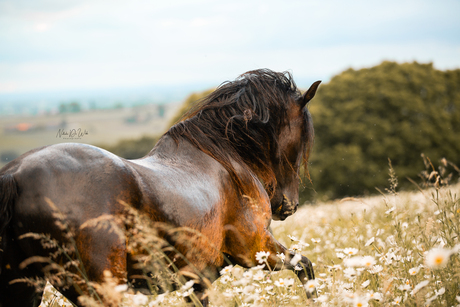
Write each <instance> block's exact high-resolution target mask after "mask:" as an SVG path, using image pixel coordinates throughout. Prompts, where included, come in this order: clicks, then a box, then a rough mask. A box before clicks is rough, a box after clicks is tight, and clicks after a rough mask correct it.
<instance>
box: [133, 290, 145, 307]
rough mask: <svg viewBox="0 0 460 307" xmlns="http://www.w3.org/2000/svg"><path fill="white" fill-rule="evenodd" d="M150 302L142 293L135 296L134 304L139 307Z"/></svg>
mask: <svg viewBox="0 0 460 307" xmlns="http://www.w3.org/2000/svg"><path fill="white" fill-rule="evenodd" d="M148 300H149V299H148V297H147V296H146V295H144V294H142V293H137V294H136V295H134V296H133V304H134V305H137V306H138V305H145V304H147V302H148Z"/></svg>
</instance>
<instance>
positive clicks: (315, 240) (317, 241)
mask: <svg viewBox="0 0 460 307" xmlns="http://www.w3.org/2000/svg"><path fill="white" fill-rule="evenodd" d="M311 241H312V242H313V243H319V242H321V239H319V238H318V239H315V238H312V239H311Z"/></svg>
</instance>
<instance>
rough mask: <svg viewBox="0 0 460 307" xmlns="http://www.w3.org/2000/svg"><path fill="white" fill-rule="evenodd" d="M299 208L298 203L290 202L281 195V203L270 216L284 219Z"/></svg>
mask: <svg viewBox="0 0 460 307" xmlns="http://www.w3.org/2000/svg"><path fill="white" fill-rule="evenodd" d="M298 208H299V203H297V202H295V203H294V202H291V201H289V200H288V198H287V197H286V196H284V195H283V201H282V202H281V205H280V206H279V207H278V208H276V210H275V211H274V212H272V218H273V219H274V220H277V221H284V220H285V219H286V218H287V217H289V216H291V215H293V214H294V213H295V212H296V211H297V209H298Z"/></svg>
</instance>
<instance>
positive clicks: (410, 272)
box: [409, 266, 420, 275]
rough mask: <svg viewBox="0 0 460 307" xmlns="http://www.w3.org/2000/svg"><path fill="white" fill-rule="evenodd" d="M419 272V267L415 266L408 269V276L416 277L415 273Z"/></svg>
mask: <svg viewBox="0 0 460 307" xmlns="http://www.w3.org/2000/svg"><path fill="white" fill-rule="evenodd" d="M419 271H420V267H418V266H416V267H414V268H411V269H409V274H410V275H417V273H418V272H419Z"/></svg>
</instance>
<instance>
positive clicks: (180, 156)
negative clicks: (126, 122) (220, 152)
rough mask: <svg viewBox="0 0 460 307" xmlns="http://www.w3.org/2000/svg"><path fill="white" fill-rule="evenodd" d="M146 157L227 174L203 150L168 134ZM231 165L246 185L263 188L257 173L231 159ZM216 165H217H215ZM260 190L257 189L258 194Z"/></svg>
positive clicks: (159, 161) (156, 161) (156, 160)
mask: <svg viewBox="0 0 460 307" xmlns="http://www.w3.org/2000/svg"><path fill="white" fill-rule="evenodd" d="M147 159H152V161H155V163H162V161H164V162H165V163H169V162H170V161H175V163H186V164H195V165H197V166H198V167H202V168H205V169H207V171H209V170H210V168H214V170H215V171H216V172H219V173H220V174H222V173H226V174H227V175H228V176H230V175H229V173H228V172H227V170H226V169H225V168H224V167H223V166H222V165H221V164H220V163H218V162H217V161H216V160H215V159H214V158H212V157H211V156H209V155H207V154H206V153H204V152H203V151H201V150H199V149H198V148H196V147H195V146H194V145H193V144H191V143H190V142H189V141H188V140H185V139H183V140H180V141H179V142H178V143H176V142H175V141H174V140H173V139H172V138H171V137H170V136H168V135H164V136H163V137H162V138H161V139H160V141H159V142H158V143H157V145H156V146H155V147H154V148H153V149H152V151H151V152H150V153H149V155H148V157H147ZM231 163H232V166H233V168H234V169H235V173H236V175H237V176H239V177H240V179H241V180H242V181H243V182H244V183H246V184H247V185H254V183H255V185H256V187H257V189H258V190H260V189H262V190H263V191H265V190H264V189H263V185H262V184H261V183H260V181H259V179H258V177H257V175H256V174H255V173H254V172H252V171H249V172H248V168H247V167H243V166H242V165H241V164H240V163H237V162H236V161H235V160H231ZM216 165H218V166H216ZM261 192H262V191H258V194H259V193H261Z"/></svg>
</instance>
